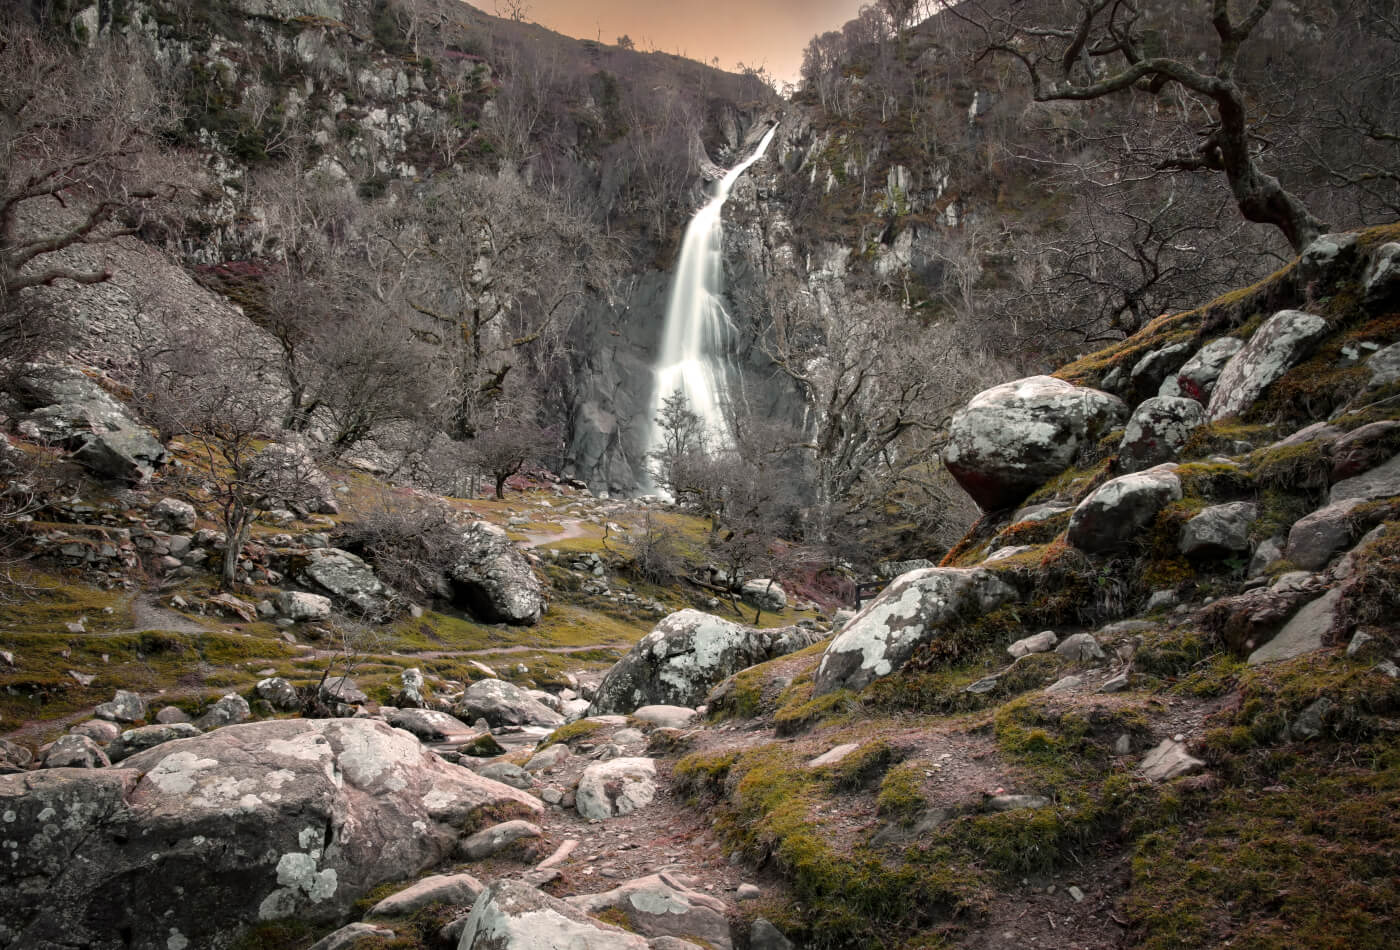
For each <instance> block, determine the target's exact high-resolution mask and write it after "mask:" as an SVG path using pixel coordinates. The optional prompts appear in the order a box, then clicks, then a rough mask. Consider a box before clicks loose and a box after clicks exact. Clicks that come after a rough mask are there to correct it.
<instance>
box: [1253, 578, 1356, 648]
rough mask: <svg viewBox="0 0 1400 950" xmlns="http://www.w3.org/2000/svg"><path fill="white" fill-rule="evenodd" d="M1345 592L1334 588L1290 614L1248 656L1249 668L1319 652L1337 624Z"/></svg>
mask: <svg viewBox="0 0 1400 950" xmlns="http://www.w3.org/2000/svg"><path fill="white" fill-rule="evenodd" d="M1344 594H1345V591H1344V590H1343V589H1342V588H1340V587H1334V588H1332V589H1331V590H1329V591H1327V593H1325V594H1323V595H1322V596H1321V597H1319V598H1317V599H1316V600H1314V601H1312V602H1311V603H1308V604H1306V605H1305V606H1304V607H1303V608H1302V609H1301V610H1299V611H1298V612H1297V613H1296V614H1294V615H1293V618H1292V619H1291V620H1289V621H1288V623H1286V624H1285V625H1284V627H1283V629H1282V630H1280V631H1279V632H1278V635H1277V636H1275V637H1274V638H1273V639H1272V640H1270V641H1269V642H1268V643H1266V644H1264V645H1263V646H1261V647H1260V648H1259V649H1257V650H1255V651H1254V652H1253V653H1251V654H1250V655H1249V665H1250V666H1261V665H1263V664H1265V663H1277V662H1278V661H1279V660H1291V659H1292V658H1293V657H1295V656H1302V655H1303V654H1305V653H1313V652H1315V651H1317V650H1321V649H1322V647H1323V645H1324V643H1325V642H1326V639H1327V637H1328V635H1329V634H1330V633H1331V632H1332V630H1333V628H1334V627H1336V626H1337V623H1338V619H1339V618H1338V609H1337V608H1338V607H1339V606H1340V605H1341V602H1342V597H1343V596H1344Z"/></svg>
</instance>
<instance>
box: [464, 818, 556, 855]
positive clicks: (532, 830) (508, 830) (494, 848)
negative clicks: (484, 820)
mask: <svg viewBox="0 0 1400 950" xmlns="http://www.w3.org/2000/svg"><path fill="white" fill-rule="evenodd" d="M543 834H544V830H543V829H541V828H540V826H539V825H536V824H533V823H531V822H528V821H518V820H517V821H506V822H502V823H501V824H499V825H492V826H491V827H490V828H483V829H482V830H481V831H478V832H477V833H476V834H474V835H472V836H471V837H470V838H466V839H464V840H463V841H462V843H461V844H459V845H458V846H457V853H458V854H459V855H461V856H462V857H464V858H466V859H467V860H468V861H480V860H482V859H484V858H489V857H491V856H492V855H493V854H499V853H500V852H501V851H504V850H505V849H506V848H508V847H510V846H511V845H513V844H514V843H515V842H517V841H520V840H522V839H525V838H538V837H540V836H541V835H543Z"/></svg>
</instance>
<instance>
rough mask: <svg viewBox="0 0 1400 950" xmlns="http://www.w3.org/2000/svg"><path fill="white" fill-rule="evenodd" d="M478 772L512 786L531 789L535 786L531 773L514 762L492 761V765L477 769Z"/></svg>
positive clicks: (484, 776)
mask: <svg viewBox="0 0 1400 950" xmlns="http://www.w3.org/2000/svg"><path fill="white" fill-rule="evenodd" d="M477 774H478V775H480V776H482V777H483V778H489V779H491V780H492V781H495V782H503V783H505V784H506V785H509V786H511V787H512V788H524V789H530V788H534V787H535V780H534V779H533V778H531V777H530V773H529V772H526V771H525V770H524V769H522V768H521V767H520V766H518V765H516V764H515V763H514V762H492V763H491V764H490V765H485V766H482V767H481V768H480V769H477Z"/></svg>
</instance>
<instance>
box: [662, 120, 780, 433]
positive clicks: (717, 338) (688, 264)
mask: <svg viewBox="0 0 1400 950" xmlns="http://www.w3.org/2000/svg"><path fill="white" fill-rule="evenodd" d="M777 131H778V127H777V125H774V126H773V127H772V128H770V129H769V130H768V132H767V133H766V134H765V135H764V136H763V140H762V141H761V142H759V143H758V148H757V149H755V150H754V153H753V154H752V155H750V156H749V157H748V158H746V159H745V160H744V161H742V162H740V163H739V164H738V165H735V166H734V167H733V168H731V169H730V170H729V171H728V172H727V173H725V176H724V178H722V179H721V180H720V182H719V186H718V187H717V188H716V190H715V194H714V196H713V197H712V198H711V199H710V200H709V201H708V202H706V203H705V206H704V207H703V208H701V209H700V210H699V211H697V212H696V213H695V217H694V218H692V219H691V221H690V224H689V225H688V226H687V227H686V229H685V237H684V239H683V240H682V242H681V254H680V260H679V262H678V263H677V264H676V274H675V277H674V278H673V279H672V281H671V294H670V299H669V300H668V301H667V305H666V322H665V324H664V327H663V330H662V337H661V352H660V355H659V358H658V359H657V369H656V384H655V385H656V388H655V390H654V393H655V395H654V396H653V398H652V416H653V420H654V418H655V416H656V414H657V412H659V411H660V409H661V401H662V400H663V399H665V398H666V397H668V396H670V395H671V394H673V393H675V392H676V391H677V390H679V391H680V392H682V393H684V394H685V398H686V403H687V404H688V405H689V408H690V411H691V412H694V413H695V414H696V415H698V416H699V417H700V419H701V421H702V422H703V423H704V426H705V434H706V437H707V438H708V439H709V441H710V442H711V444H720V445H727V444H729V442H730V441H732V438H731V435H730V431H729V423H728V421H727V420H726V418H725V414H724V403H725V401H726V400H727V398H728V386H727V382H728V377H729V375H730V370H731V360H730V350H731V348H732V346H731V345H732V341H733V337H734V333H735V328H734V322H733V321H732V320H731V319H730V318H729V313H728V312H727V311H726V310H725V309H724V302H723V299H722V293H723V290H724V262H723V252H724V223H723V220H722V219H721V215H720V212H721V211H723V209H724V202H725V201H726V200H727V199H728V198H729V192H730V190H731V189H732V188H733V187H734V183H735V182H736V181H738V180H739V176H740V175H742V174H743V173H744V172H745V171H746V170H747V169H748V167H749V166H750V165H752V164H753V163H754V162H756V161H758V160H759V159H760V158H762V157H763V154H764V153H765V152H766V151H768V146H769V144H771V143H772V141H773V135H774V133H776V132H777ZM660 439H661V434H660V432H659V431H657V429H656V427H655V424H654V422H653V428H652V437H651V440H650V441H651V446H650V447H651V448H652V449H656V448H658V447H659V444H658V443H659V441H660Z"/></svg>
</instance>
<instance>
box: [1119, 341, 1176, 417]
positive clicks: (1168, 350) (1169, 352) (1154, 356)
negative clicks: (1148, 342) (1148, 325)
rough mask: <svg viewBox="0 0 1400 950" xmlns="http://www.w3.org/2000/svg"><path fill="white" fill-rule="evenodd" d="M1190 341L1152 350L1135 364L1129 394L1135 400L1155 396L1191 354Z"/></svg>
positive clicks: (1129, 383) (1128, 388)
mask: <svg viewBox="0 0 1400 950" xmlns="http://www.w3.org/2000/svg"><path fill="white" fill-rule="evenodd" d="M1191 348H1192V345H1191V343H1189V342H1181V343H1171V344H1168V345H1167V346H1163V347H1158V348H1157V349H1155V350H1153V351H1151V352H1150V353H1148V354H1147V355H1146V356H1144V357H1143V358H1142V359H1140V360H1138V361H1137V363H1136V364H1134V365H1133V369H1132V372H1130V373H1129V374H1128V387H1127V392H1128V395H1130V396H1131V399H1132V401H1133V402H1138V401H1139V400H1142V399H1146V398H1147V397H1149V396H1154V395H1156V394H1157V391H1158V390H1159V389H1161V387H1162V383H1163V381H1164V380H1166V379H1167V378H1169V377H1170V376H1172V374H1173V373H1175V372H1176V371H1177V370H1178V369H1180V368H1181V365H1182V364H1183V363H1185V362H1186V360H1187V359H1188V358H1189V357H1190V355H1191Z"/></svg>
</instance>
